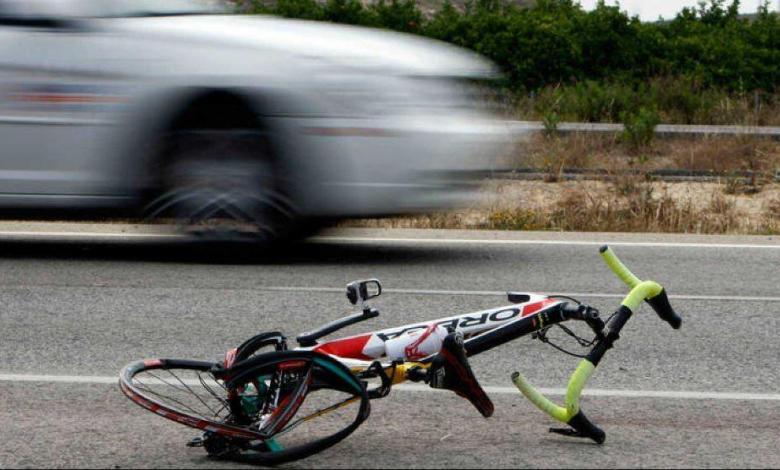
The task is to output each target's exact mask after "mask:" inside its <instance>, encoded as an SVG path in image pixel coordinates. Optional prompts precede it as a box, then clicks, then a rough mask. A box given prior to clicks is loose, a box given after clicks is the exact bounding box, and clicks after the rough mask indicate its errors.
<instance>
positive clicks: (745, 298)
mask: <svg viewBox="0 0 780 470" xmlns="http://www.w3.org/2000/svg"><path fill="white" fill-rule="evenodd" d="M255 289H256V290H261V291H262V290H266V291H272V292H327V293H339V294H340V293H343V292H344V289H343V288H339V287H296V286H289V287H285V286H268V287H257V288H255ZM383 292H385V293H388V294H410V295H463V296H505V295H506V291H490V290H437V289H383ZM536 293H538V294H544V295H565V296H568V297H574V298H575V299H576V298H595V299H622V298H623V297H625V296H626V294H607V293H601V292H589V293H585V292H536ZM669 298H670V299H672V300H712V301H733V302H780V297H763V296H728V295H685V294H671V295H669Z"/></svg>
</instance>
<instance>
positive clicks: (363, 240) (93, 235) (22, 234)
mask: <svg viewBox="0 0 780 470" xmlns="http://www.w3.org/2000/svg"><path fill="white" fill-rule="evenodd" d="M20 238H30V239H62V238H66V239H75V240H79V239H82V240H90V239H98V240H100V239H103V240H106V239H139V240H142V239H165V240H186V239H188V238H189V237H188V236H186V235H182V234H176V233H139V232H127V233H119V232H67V231H62V232H57V231H52V232H46V231H13V230H10V231H8V230H5V231H0V239H20ZM309 240H310V241H312V242H316V243H324V244H342V243H355V244H381V243H402V244H422V245H558V246H602V245H605V244H608V245H610V246H625V247H656V248H715V249H766V250H780V244H750V243H684V242H681V243H673V242H632V241H609V242H604V241H587V240H530V239H529V240H507V239H476V238H475V239H466V238H393V237H338V236H317V237H312V238H310V239H309Z"/></svg>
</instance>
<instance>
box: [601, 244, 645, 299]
mask: <svg viewBox="0 0 780 470" xmlns="http://www.w3.org/2000/svg"><path fill="white" fill-rule="evenodd" d="M600 251H601V257H602V258H604V262H606V263H607V266H609V269H611V270H612V272H613V273H615V275H616V276H617V277H619V278H620V280H621V281H623V282H624V283H625V284H626V285H627V286H628V287H630V288H632V289H633V288H634V287H636V286H637V285H639V283H640V282H642V281H640V280H639V278H638V277H636V276H634V273H632V272H631V271H629V270H628V268H627V267H626V265H624V264H623V263H622V262H621V261H620V260H619V259H618V257H617V255H615V252H614V251H612V248H609V247H608V246H605V247H602V248H601V250H600Z"/></svg>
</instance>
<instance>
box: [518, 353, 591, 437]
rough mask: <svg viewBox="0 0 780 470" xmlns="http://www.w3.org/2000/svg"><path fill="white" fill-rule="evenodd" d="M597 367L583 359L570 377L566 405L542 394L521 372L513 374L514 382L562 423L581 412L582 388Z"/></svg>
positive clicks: (527, 395) (528, 397)
mask: <svg viewBox="0 0 780 470" xmlns="http://www.w3.org/2000/svg"><path fill="white" fill-rule="evenodd" d="M595 369H596V366H594V365H593V364H592V363H591V362H590V361H589V360H587V359H583V360H582V361H580V364H579V365H578V366H577V370H575V371H574V373H573V374H572V375H571V378H570V379H569V385H568V387H566V404H565V407H562V406H558V405H556V404H555V403H553V402H552V401H550V400H549V399H548V398H547V397H545V396H544V395H542V394H541V392H539V390H537V389H536V387H534V386H533V385H531V384H530V383H528V381H527V380H526V379H525V377H523V376H522V374H520V373H519V372H515V373H514V374H512V382H514V384H515V386H516V387H517V388H518V389H519V390H520V392H522V394H523V395H525V397H526V398H527V399H528V401H530V402H531V403H533V404H534V405H536V407H537V408H539V409H540V410H542V411H544V412H545V413H547V414H548V415H550V416H552V417H553V419H556V420H558V421H560V422H562V423H568V422H569V420H571V419H572V418H573V417H574V416H575V415H576V414H577V413H579V412H580V395H581V394H582V389H584V388H585V384H587V383H588V379H590V376H591V375H592V374H593V371H594V370H595Z"/></svg>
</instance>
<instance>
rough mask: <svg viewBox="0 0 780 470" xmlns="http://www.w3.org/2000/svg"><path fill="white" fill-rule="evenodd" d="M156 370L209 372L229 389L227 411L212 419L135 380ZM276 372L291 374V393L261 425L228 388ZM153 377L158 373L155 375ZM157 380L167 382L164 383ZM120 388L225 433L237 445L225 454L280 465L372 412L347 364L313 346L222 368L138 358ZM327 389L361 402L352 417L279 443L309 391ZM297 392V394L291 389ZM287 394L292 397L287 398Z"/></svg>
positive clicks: (171, 415)
mask: <svg viewBox="0 0 780 470" xmlns="http://www.w3.org/2000/svg"><path fill="white" fill-rule="evenodd" d="M158 370H162V371H168V372H169V373H170V375H176V374H178V373H180V372H194V373H197V374H209V375H211V377H213V378H214V381H215V382H216V383H220V384H221V385H222V386H223V389H224V391H225V397H226V398H225V400H224V402H225V405H223V408H224V409H225V411H226V414H225V415H224V416H221V417H219V416H217V417H215V418H213V419H209V418H208V417H207V416H204V415H198V414H197V413H195V412H194V410H193V409H192V408H189V409H187V408H185V409H182V408H183V407H182V406H181V405H179V403H181V402H177V401H174V402H173V404H171V403H170V402H166V401H165V400H164V399H162V398H161V395H162V394H160V393H158V392H154V391H152V390H151V388H148V387H147V385H148V384H144V385H143V386H139V384H138V383H137V382H138V380H136V378H137V377H138V376H139V375H141V374H146V373H149V374H151V373H153V372H156V371H158ZM280 371H281V372H280ZM174 372H175V373H176V374H174ZM274 373H281V374H282V375H281V377H285V380H287V382H285V385H284V387H282V386H280V387H279V390H280V392H279V393H280V395H279V396H280V397H282V396H283V395H282V394H284V393H286V394H287V395H284V396H283V399H282V400H281V401H280V403H281V405H280V407H279V408H278V409H277V410H275V411H274V412H273V413H271V414H270V417H267V418H266V416H268V415H263V416H264V419H263V425H264V426H259V425H258V422H256V421H253V420H251V419H247V416H243V415H242V413H241V408H240V403H241V399H242V398H241V397H237V395H236V394H235V393H232V394H231V395H232V396H233V397H232V399H228V398H227V396H228V392H229V391H236V390H244V389H247V388H248V387H249V386H250V384H251V383H254V384H257V383H258V382H257V377H261V376H262V377H266V376H269V375H273V374H274ZM284 374H287V375H288V376H289V377H286V376H285V375H284ZM298 376H300V377H305V380H298V379H296V377H298ZM152 377H157V376H155V375H152ZM288 379H289V380H288ZM304 382H307V383H304ZM180 383H182V384H186V382H184V381H180ZM156 385H158V386H159V387H164V385H163V384H156ZM170 386H178V388H176V390H178V391H179V392H181V391H183V390H184V387H182V386H179V384H178V383H175V382H174V383H172V384H169V385H168V388H169V389H170ZM120 388H121V389H122V392H123V393H124V394H125V395H126V396H128V398H130V399H131V400H132V401H133V402H135V403H136V404H138V405H140V406H141V407H143V408H145V409H147V410H149V411H151V412H154V413H155V414H158V415H160V416H163V417H165V418H167V419H170V420H172V421H174V422H177V423H180V424H183V425H186V426H190V427H193V428H196V429H200V430H203V431H206V432H207V434H208V433H211V434H212V435H217V436H221V437H224V438H226V439H227V440H228V441H229V442H230V443H231V444H233V445H235V446H236V447H235V449H234V450H235V451H231V452H226V453H225V454H224V455H223V456H224V457H226V458H229V459H231V460H235V461H239V462H245V463H253V464H260V465H276V464H280V463H284V462H289V461H293V460H298V459H301V458H305V457H308V456H310V455H313V454H316V453H318V452H321V451H323V450H325V449H327V448H329V447H331V446H333V445H335V444H336V443H338V442H340V441H341V440H343V439H344V438H346V437H347V436H349V435H350V434H352V432H354V431H355V430H356V429H357V428H358V427H359V426H360V424H362V423H363V421H365V419H367V418H368V416H369V414H370V402H369V397H368V393H367V391H366V387H365V386H364V385H363V384H362V383H361V382H360V381H359V380H358V379H357V378H356V377H355V376H354V375H353V374H352V373H351V372H350V370H349V369H348V368H346V367H345V366H344V365H343V364H341V363H340V362H338V361H336V360H335V359H332V358H331V357H329V356H326V355H323V354H321V353H316V352H312V351H277V352H269V353H264V354H259V355H256V356H252V357H251V358H250V359H248V360H246V361H243V362H239V363H237V364H235V365H234V366H233V367H231V368H228V369H224V368H220V367H219V366H218V365H215V364H214V363H211V362H202V361H191V360H176V359H155V360H147V361H138V362H134V363H132V364H129V365H127V366H126V367H125V368H124V369H123V370H122V373H121V374H120ZM324 390H327V391H333V392H335V393H340V394H345V393H346V394H347V397H348V400H347V401H348V402H349V404H350V405H351V404H353V403H354V404H355V405H356V408H357V411H356V412H355V416H354V419H352V420H351V421H350V422H349V424H346V425H344V426H343V428H340V429H339V430H338V431H337V432H333V433H328V434H327V435H324V436H322V437H317V438H316V439H314V438H312V440H311V441H308V442H305V443H303V444H300V445H294V446H292V447H287V448H284V447H280V445H279V444H278V443H277V442H276V437H275V436H276V435H277V434H283V433H286V432H288V431H289V429H287V428H285V426H287V425H288V423H290V422H291V420H292V419H293V418H294V417H296V415H297V414H298V412H299V410H300V408H301V406H302V404H303V403H304V402H305V401H306V400H307V396H308V395H309V393H313V392H321V391H324ZM193 393H195V392H193ZM293 393H295V394H297V395H293ZM258 395H259V393H258ZM196 396H197V394H196ZM289 397H293V398H294V399H293V400H292V401H289V400H288V398H289ZM244 398H246V397H244ZM236 400H238V401H236ZM353 409H354V408H353ZM217 415H218V413H217ZM300 421H302V419H300V418H299V419H298V421H295V422H293V424H292V425H290V426H291V427H295V426H298V425H299V424H298V423H299V422H300Z"/></svg>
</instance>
